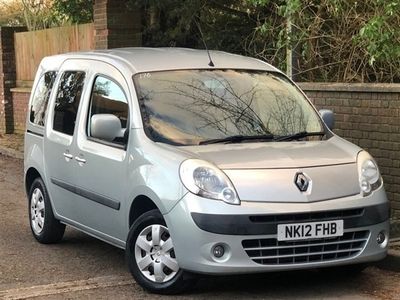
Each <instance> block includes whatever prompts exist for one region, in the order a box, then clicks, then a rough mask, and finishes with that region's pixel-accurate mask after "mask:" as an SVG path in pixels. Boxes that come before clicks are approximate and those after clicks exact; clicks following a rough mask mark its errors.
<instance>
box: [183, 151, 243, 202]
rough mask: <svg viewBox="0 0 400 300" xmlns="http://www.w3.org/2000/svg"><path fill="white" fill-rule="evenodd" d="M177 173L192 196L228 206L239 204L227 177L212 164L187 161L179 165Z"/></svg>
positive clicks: (195, 160)
mask: <svg viewBox="0 0 400 300" xmlns="http://www.w3.org/2000/svg"><path fill="white" fill-rule="evenodd" d="M179 173H180V176H181V180H182V183H183V185H184V186H185V187H186V188H187V189H188V190H189V191H190V192H192V193H193V194H196V195H199V196H202V197H205V198H209V199H216V200H222V201H224V202H226V203H229V204H237V205H238V204H240V200H239V197H238V195H237V193H236V190H235V188H234V187H233V184H232V183H231V181H230V180H229V178H228V176H226V175H225V173H224V172H222V171H221V170H220V169H218V168H217V167H216V166H214V165H213V164H211V163H209V162H206V161H203V160H199V159H188V160H185V161H184V162H183V163H182V164H181V167H180V169H179Z"/></svg>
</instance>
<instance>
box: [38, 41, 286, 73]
mask: <svg viewBox="0 0 400 300" xmlns="http://www.w3.org/2000/svg"><path fill="white" fill-rule="evenodd" d="M210 56H211V58H212V61H213V63H214V67H211V66H209V62H210V60H209V58H208V54H207V51H206V50H196V49H188V48H145V47H132V48H116V49H109V50H94V51H89V52H72V53H67V54H61V55H56V56H51V57H48V58H46V59H45V60H44V62H43V63H46V64H47V65H53V66H54V63H55V62H60V61H64V60H65V59H70V58H82V59H98V60H102V61H108V62H110V60H117V61H119V63H123V64H125V65H127V66H128V67H129V68H130V69H131V70H132V72H133V73H142V72H152V71H164V70H181V69H249V70H263V71H274V72H280V71H279V70H278V69H276V68H275V67H273V66H271V65H270V64H268V63H266V62H263V61H261V60H259V59H255V58H251V57H246V56H242V55H237V54H231V53H227V52H222V51H215V50H211V51H210ZM56 64H57V63H56Z"/></svg>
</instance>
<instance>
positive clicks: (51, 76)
mask: <svg viewBox="0 0 400 300" xmlns="http://www.w3.org/2000/svg"><path fill="white" fill-rule="evenodd" d="M56 77H57V72H56V71H51V72H46V73H44V74H43V75H42V77H40V79H39V82H38V84H37V85H36V89H35V91H34V94H33V97H32V103H31V106H30V113H29V121H30V122H32V123H33V124H36V125H39V126H44V125H45V116H46V112H47V104H48V103H49V98H50V94H51V91H52V89H53V85H54V81H55V79H56Z"/></svg>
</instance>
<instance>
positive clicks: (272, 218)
mask: <svg viewBox="0 0 400 300" xmlns="http://www.w3.org/2000/svg"><path fill="white" fill-rule="evenodd" d="M363 214H364V209H363V208H355V209H346V210H330V211H321V212H310V213H297V214H292V213H291V214H280V215H255V216H250V217H249V218H250V221H251V222H253V223H277V222H278V223H281V222H310V221H318V220H324V221H326V220H334V219H346V218H355V217H361V216H362V215H363Z"/></svg>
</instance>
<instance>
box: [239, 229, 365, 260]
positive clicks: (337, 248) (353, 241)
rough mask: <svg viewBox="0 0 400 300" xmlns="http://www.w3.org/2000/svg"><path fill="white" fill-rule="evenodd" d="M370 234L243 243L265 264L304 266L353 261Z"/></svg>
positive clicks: (252, 254)
mask: <svg viewBox="0 0 400 300" xmlns="http://www.w3.org/2000/svg"><path fill="white" fill-rule="evenodd" d="M368 238H369V231H354V232H345V233H344V234H343V236H341V237H336V238H322V239H313V240H301V241H278V240H277V239H276V238H269V239H252V240H243V241H242V246H243V248H244V250H245V251H246V253H247V255H248V256H249V257H250V258H251V259H252V260H253V261H254V262H256V263H258V264H263V265H287V264H304V263H314V262H326V261H332V260H340V259H345V258H350V257H353V256H356V255H357V254H359V253H360V252H361V251H362V249H364V246H365V244H366V243H367V241H368Z"/></svg>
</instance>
